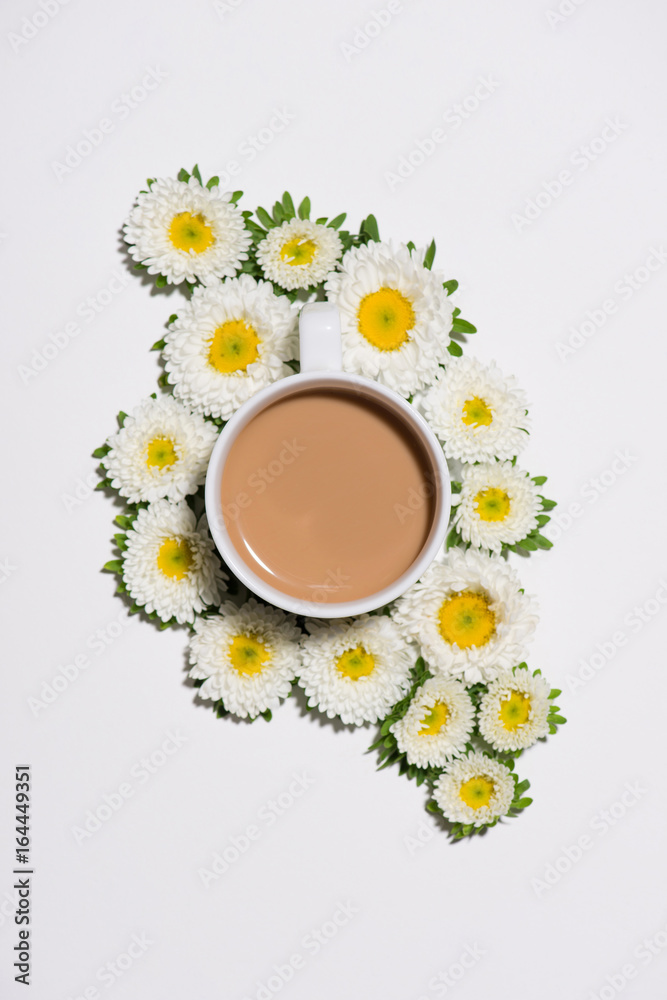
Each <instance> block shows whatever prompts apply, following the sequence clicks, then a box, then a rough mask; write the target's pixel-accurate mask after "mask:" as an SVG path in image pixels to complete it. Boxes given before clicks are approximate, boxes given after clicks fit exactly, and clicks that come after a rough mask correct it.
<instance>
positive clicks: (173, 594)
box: [122, 500, 227, 625]
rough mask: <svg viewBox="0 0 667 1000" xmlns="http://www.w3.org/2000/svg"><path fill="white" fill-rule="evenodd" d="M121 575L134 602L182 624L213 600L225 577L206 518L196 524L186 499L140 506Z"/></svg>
mask: <svg viewBox="0 0 667 1000" xmlns="http://www.w3.org/2000/svg"><path fill="white" fill-rule="evenodd" d="M122 575H123V581H124V583H125V586H126V588H127V591H128V593H129V594H130V596H131V597H132V598H133V600H134V601H135V603H136V604H139V605H141V606H142V607H144V608H145V610H146V611H147V612H149V613H150V612H151V611H155V612H156V613H157V614H158V616H159V617H160V618H161V619H162V621H163V622H167V621H169V620H170V619H171V618H175V619H176V621H177V622H179V623H180V624H181V625H182V624H183V623H184V622H191V621H193V620H194V617H195V613H197V614H198V613H199V612H201V611H203V610H204V608H206V607H207V606H209V605H212V604H217V603H218V602H219V600H220V592H221V591H224V590H225V589H226V588H225V586H224V583H223V581H224V580H226V579H227V576H226V575H225V574H224V573H223V572H222V570H221V568H220V562H219V560H218V557H217V555H216V552H215V548H214V545H213V541H212V539H211V536H210V534H209V531H208V524H207V522H206V517H205V516H203V517H202V518H200V520H199V522H198V523H197V521H196V519H195V515H194V514H193V513H192V511H191V510H190V508H189V507H188V505H187V503H186V502H185V500H182V501H181V502H180V503H176V504H174V503H169V501H168V500H156V501H155V503H152V504H149V506H148V507H142V508H141V510H140V511H139V513H138V514H137V518H136V520H135V522H134V524H133V525H132V528H131V529H130V530H129V531H128V532H127V549H126V551H125V553H124V556H123V569H122Z"/></svg>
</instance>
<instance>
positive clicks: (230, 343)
mask: <svg viewBox="0 0 667 1000" xmlns="http://www.w3.org/2000/svg"><path fill="white" fill-rule="evenodd" d="M297 318H298V314H297V311H296V310H295V308H294V307H293V306H292V305H291V303H290V302H289V300H288V299H286V298H285V296H284V295H275V294H274V291H273V288H272V286H271V284H270V283H269V282H268V281H255V279H254V278H251V277H250V275H249V274H242V275H240V276H239V277H238V278H231V279H227V280H226V281H223V282H221V283H217V284H215V285H211V286H209V287H207V288H202V287H201V286H199V287H197V288H195V290H194V292H193V293H192V298H191V300H190V302H188V303H187V304H186V305H184V306H183V307H182V308H181V309H180V311H179V313H178V316H177V317H176V319H175V320H174V322H173V323H172V324H171V326H170V328H169V331H168V333H167V335H166V337H165V347H164V349H163V355H164V359H165V368H166V370H167V372H168V373H169V381H170V382H171V383H172V385H173V387H174V395H175V396H177V397H178V398H179V399H181V400H182V401H183V402H184V403H186V404H187V405H188V406H190V407H191V408H192V409H193V410H196V411H198V412H199V413H203V414H206V415H209V416H212V417H221V418H222V419H223V420H228V419H229V418H230V417H231V415H232V414H233V413H234V411H235V410H237V409H238V408H239V406H241V404H242V403H245V401H246V400H247V399H250V397H251V396H252V395H253V394H254V393H256V392H257V391H258V390H259V389H263V388H264V387H265V386H267V385H269V383H270V382H275V381H276V379H279V378H284V377H285V376H286V375H293V374H294V372H293V371H292V369H291V368H290V367H289V366H288V365H287V364H286V363H285V362H286V361H289V360H291V359H292V358H294V357H296V356H297V353H298V341H297V332H296V323H297Z"/></svg>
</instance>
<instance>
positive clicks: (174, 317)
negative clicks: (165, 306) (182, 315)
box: [167, 313, 178, 326]
mask: <svg viewBox="0 0 667 1000" xmlns="http://www.w3.org/2000/svg"><path fill="white" fill-rule="evenodd" d="M177 319H178V315H177V314H176V313H172V314H171V316H170V317H169V319H168V320H167V326H171V324H172V323H175V322H176V320H177Z"/></svg>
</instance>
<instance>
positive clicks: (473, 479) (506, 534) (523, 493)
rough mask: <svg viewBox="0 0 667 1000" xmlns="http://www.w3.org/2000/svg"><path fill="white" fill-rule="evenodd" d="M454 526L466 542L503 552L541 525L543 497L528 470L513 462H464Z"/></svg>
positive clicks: (476, 546)
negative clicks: (538, 524)
mask: <svg viewBox="0 0 667 1000" xmlns="http://www.w3.org/2000/svg"><path fill="white" fill-rule="evenodd" d="M453 502H454V503H456V504H457V505H458V506H457V507H456V512H455V514H454V521H453V524H454V526H455V527H456V528H457V529H458V532H459V534H460V535H461V538H462V539H463V541H464V542H470V544H471V545H473V546H474V547H475V548H481V549H488V550H489V551H491V552H501V551H502V548H503V546H504V545H514V544H515V543H516V542H518V541H521V539H522V538H525V537H526V535H529V534H530V532H531V531H532V530H533V529H534V528H536V527H537V515H538V514H539V513H540V511H541V510H542V500H541V498H540V497H539V496H538V493H537V486H536V485H535V483H534V482H533V481H532V479H531V478H530V477H529V475H528V473H527V472H523V471H522V470H521V469H517V468H515V467H514V466H513V465H512V463H511V462H488V463H484V464H481V465H464V466H463V472H462V479H461V492H460V494H458V496H455V497H454V498H453Z"/></svg>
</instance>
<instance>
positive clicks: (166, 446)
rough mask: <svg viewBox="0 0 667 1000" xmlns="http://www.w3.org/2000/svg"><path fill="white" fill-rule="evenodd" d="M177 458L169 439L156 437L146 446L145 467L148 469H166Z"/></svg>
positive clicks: (172, 443)
mask: <svg viewBox="0 0 667 1000" xmlns="http://www.w3.org/2000/svg"><path fill="white" fill-rule="evenodd" d="M177 458H178V455H177V454H176V451H175V449H174V442H173V441H172V440H171V438H163V437H156V438H153V439H152V440H151V441H149V442H148V445H147V446H146V465H147V466H148V468H149V469H153V468H157V469H168V468H169V466H170V465H173V464H174V462H175V461H176V460H177Z"/></svg>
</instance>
